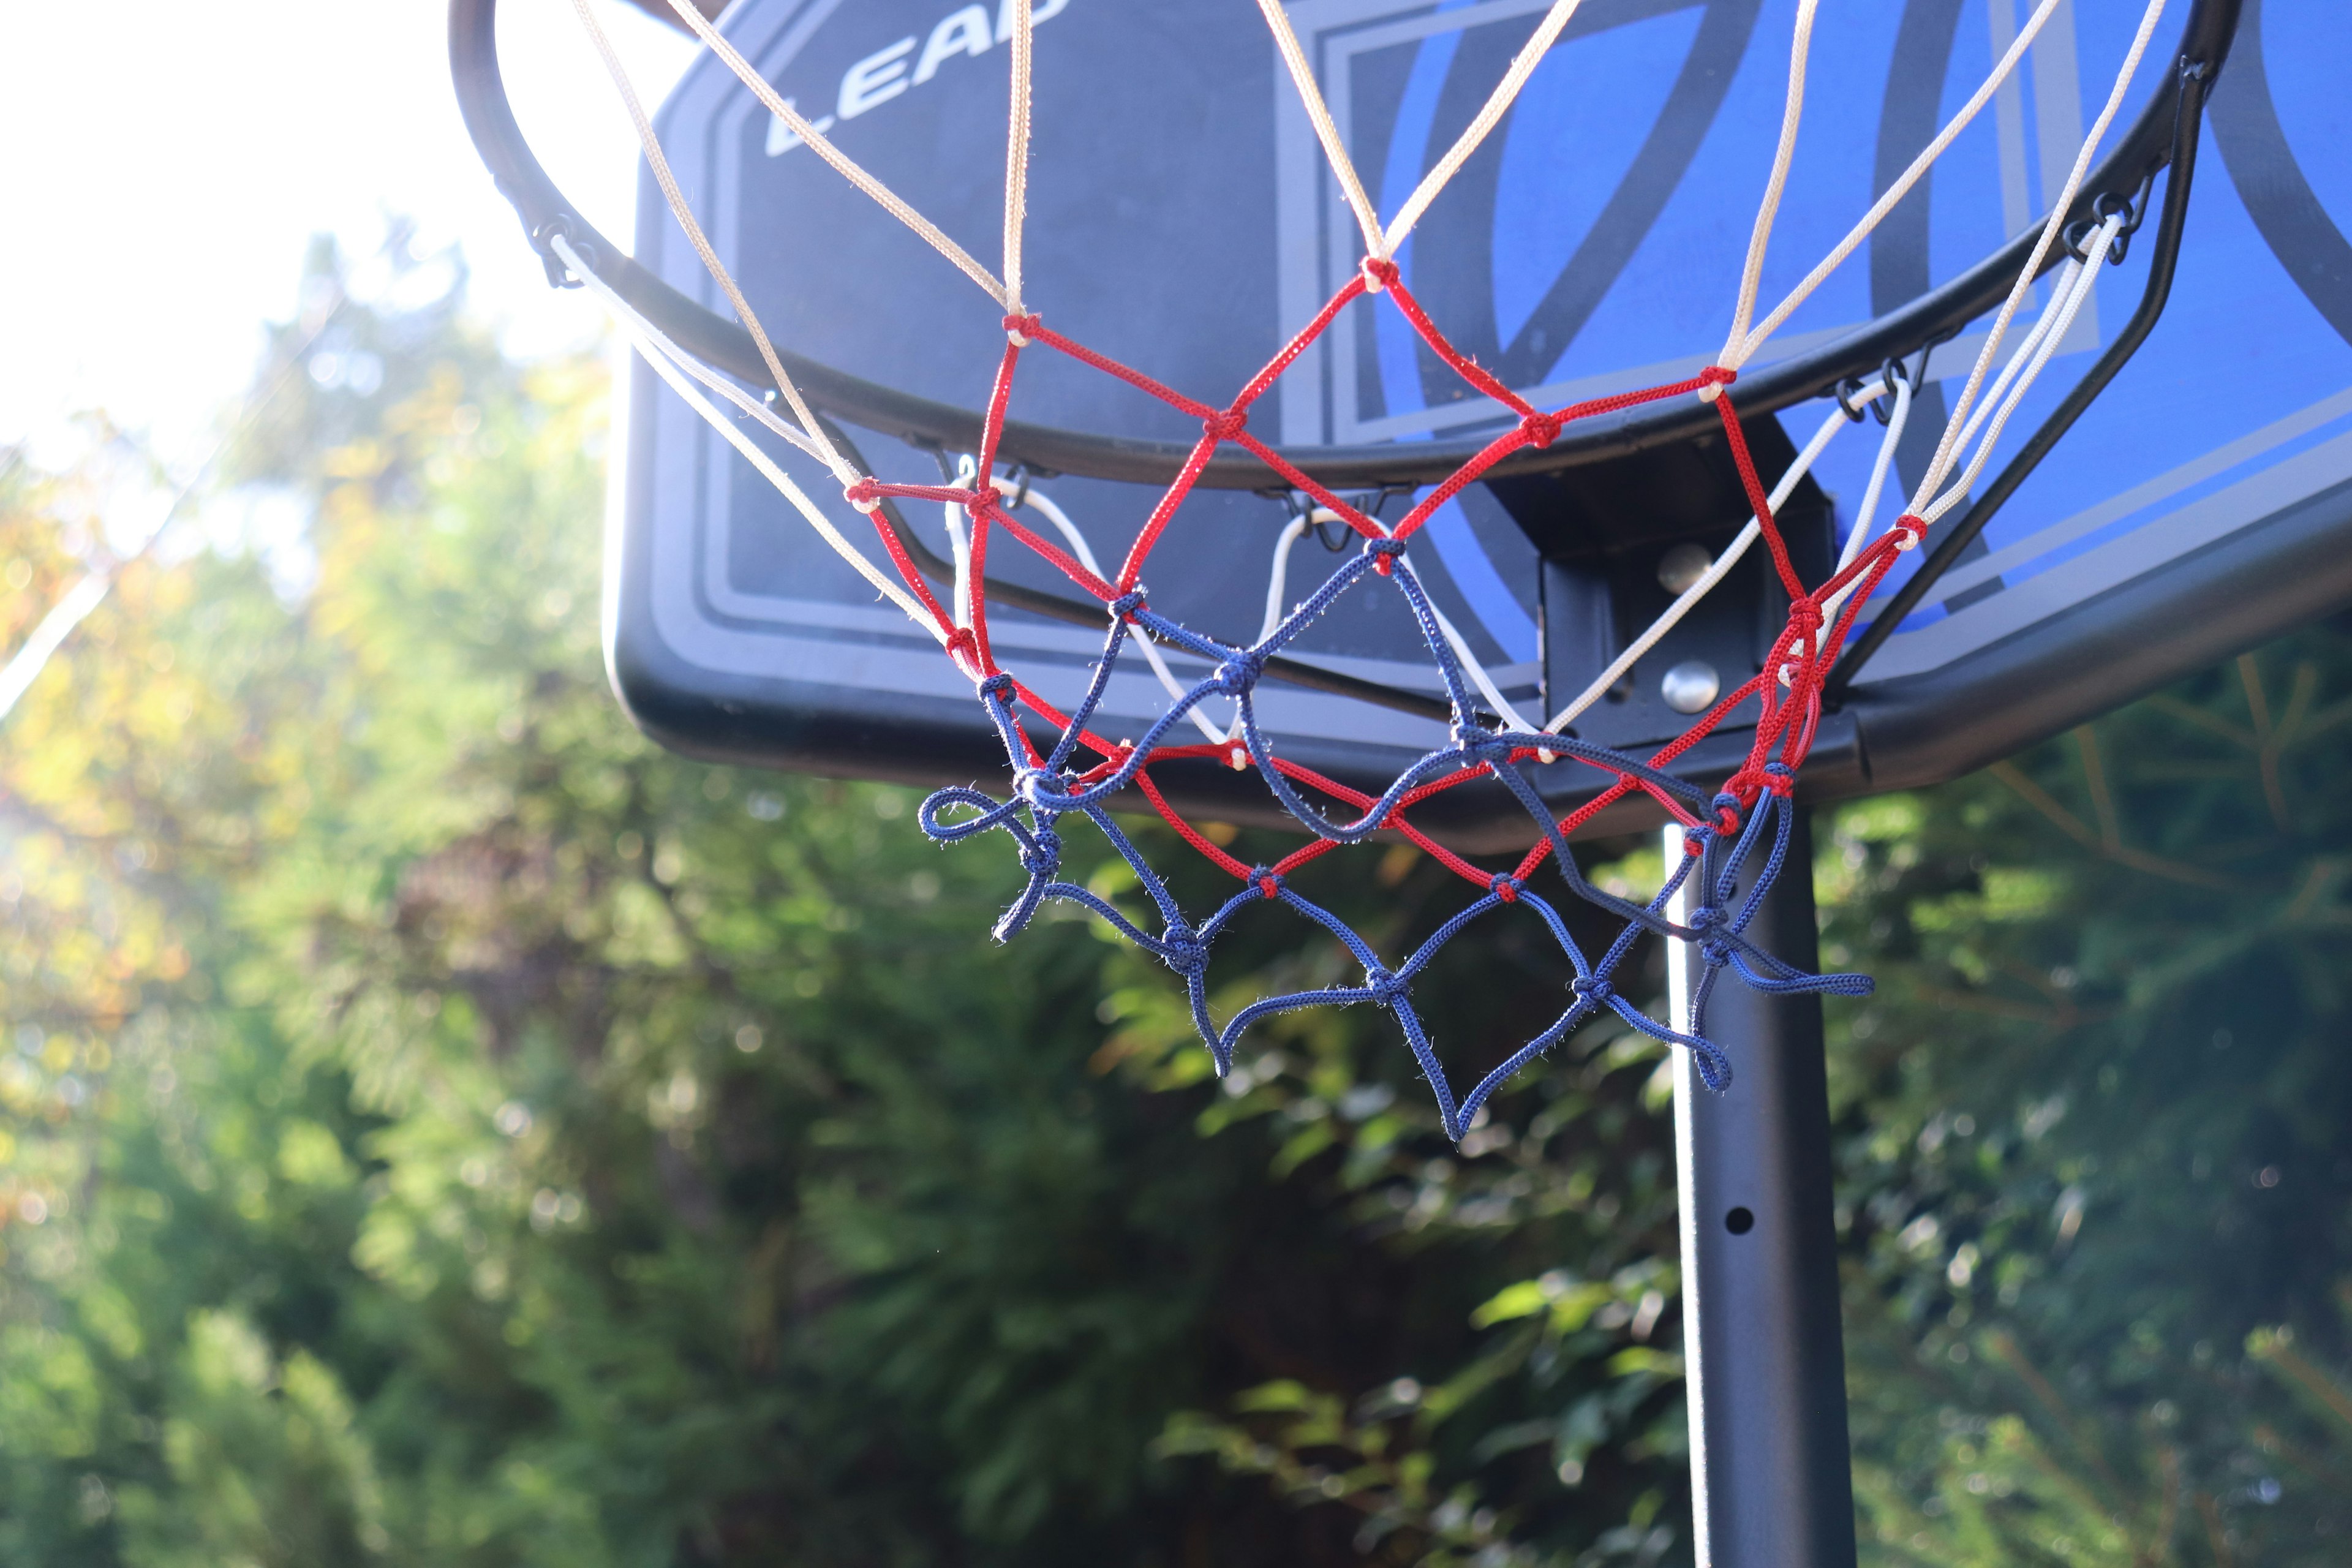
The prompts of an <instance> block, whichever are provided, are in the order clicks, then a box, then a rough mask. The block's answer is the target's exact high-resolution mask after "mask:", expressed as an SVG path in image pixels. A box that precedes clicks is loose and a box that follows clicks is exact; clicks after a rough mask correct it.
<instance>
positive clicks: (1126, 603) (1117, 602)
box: [1105, 584, 1143, 621]
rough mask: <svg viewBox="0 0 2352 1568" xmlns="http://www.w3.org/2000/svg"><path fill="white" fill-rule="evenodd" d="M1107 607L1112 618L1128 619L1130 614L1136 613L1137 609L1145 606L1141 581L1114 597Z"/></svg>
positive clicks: (1116, 619)
mask: <svg viewBox="0 0 2352 1568" xmlns="http://www.w3.org/2000/svg"><path fill="white" fill-rule="evenodd" d="M1105 607H1106V608H1108V610H1109V611H1110V618H1111V619H1112V620H1115V621H1123V620H1125V619H1127V618H1128V617H1129V616H1132V615H1133V614H1135V612H1136V611H1138V610H1139V609H1141V608H1143V585H1142V584H1136V585H1135V586H1134V587H1132V588H1129V590H1128V591H1127V592H1126V593H1124V594H1121V595H1119V596H1118V598H1116V599H1113V600H1112V601H1111V602H1110V603H1109V605H1107V606H1105Z"/></svg>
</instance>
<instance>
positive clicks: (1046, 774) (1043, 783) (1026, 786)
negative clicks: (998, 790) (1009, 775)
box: [1013, 768, 1061, 810]
mask: <svg viewBox="0 0 2352 1568" xmlns="http://www.w3.org/2000/svg"><path fill="white" fill-rule="evenodd" d="M1059 783H1060V781H1059V780H1057V779H1056V778H1055V776H1054V774H1053V773H1052V771H1051V770H1049V769H1046V768H1022V769H1019V770H1017V771H1016V772H1014V773H1013V794H1014V795H1019V796H1020V797H1021V798H1022V799H1023V800H1025V801H1027V802H1028V803H1029V804H1030V805H1034V806H1042V807H1045V809H1048V810H1051V809H1052V808H1053V806H1054V805H1055V804H1057V803H1056V802H1048V801H1042V800H1040V799H1039V798H1038V797H1039V796H1041V795H1055V796H1059V795H1060V794H1061V791H1060V790H1059V789H1058V788H1056V787H1055V786H1056V785H1057V784H1059Z"/></svg>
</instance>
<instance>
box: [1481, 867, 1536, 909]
mask: <svg viewBox="0 0 2352 1568" xmlns="http://www.w3.org/2000/svg"><path fill="white" fill-rule="evenodd" d="M1526 886H1527V883H1526V882H1525V881H1523V880H1521V879H1519V878H1517V877H1514V876H1512V875H1511V874H1510V873H1509V872H1508V871H1497V872H1496V873H1495V875H1494V877H1493V878H1492V879H1490V880H1489V881H1488V882H1487V883H1486V890H1487V891H1488V892H1490V893H1492V894H1494V895H1495V896H1496V898H1498V899H1500V900H1503V902H1505V903H1507V904H1515V903H1517V902H1518V901H1519V889H1522V888H1524V887H1526Z"/></svg>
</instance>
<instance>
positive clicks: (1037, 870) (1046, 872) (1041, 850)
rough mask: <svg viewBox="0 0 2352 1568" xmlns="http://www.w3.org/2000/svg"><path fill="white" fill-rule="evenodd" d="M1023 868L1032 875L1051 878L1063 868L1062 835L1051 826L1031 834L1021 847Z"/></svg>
mask: <svg viewBox="0 0 2352 1568" xmlns="http://www.w3.org/2000/svg"><path fill="white" fill-rule="evenodd" d="M1021 868H1022V869H1023V870H1024V871H1026V872H1028V873H1029V874H1030V875H1031V876H1032V877H1041V878H1044V879H1047V880H1051V879H1052V878H1053V875H1054V873H1055V872H1056V871H1058V870H1060V869H1061V868H1062V836H1061V835H1060V834H1058V833H1056V832H1055V831H1054V830H1053V829H1052V828H1050V827H1041V828H1039V829H1037V831H1036V832H1034V833H1033V834H1031V835H1030V837H1029V842H1028V843H1026V844H1024V845H1023V846H1022V847H1021Z"/></svg>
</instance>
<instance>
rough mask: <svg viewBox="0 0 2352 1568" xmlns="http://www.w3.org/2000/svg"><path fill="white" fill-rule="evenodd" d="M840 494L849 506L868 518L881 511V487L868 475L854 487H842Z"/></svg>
mask: <svg viewBox="0 0 2352 1568" xmlns="http://www.w3.org/2000/svg"><path fill="white" fill-rule="evenodd" d="M841 493H842V495H843V496H844V497H845V498H847V500H848V501H849V504H850V505H852V506H854V507H856V509H857V510H860V511H862V512H864V513H866V515H867V516H868V517H871V516H873V515H874V514H875V513H876V512H877V511H879V510H882V486H881V485H880V483H879V482H878V481H877V480H876V479H874V478H873V477H872V476H870V475H869V476H867V477H866V478H865V479H860V480H858V481H857V482H856V484H854V485H845V486H843V487H842V490H841Z"/></svg>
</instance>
